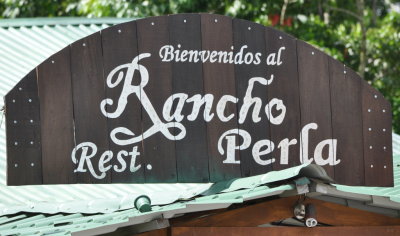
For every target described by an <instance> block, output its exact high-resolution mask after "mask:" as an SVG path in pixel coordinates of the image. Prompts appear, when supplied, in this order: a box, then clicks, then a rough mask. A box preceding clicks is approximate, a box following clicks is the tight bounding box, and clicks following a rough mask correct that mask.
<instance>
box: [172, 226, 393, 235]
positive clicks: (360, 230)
mask: <svg viewBox="0 0 400 236" xmlns="http://www.w3.org/2000/svg"><path fill="white" fill-rule="evenodd" d="M171 235H172V236H220V235H230V236H248V235H260V236H263V235H265V236H290V235H309V236H337V235H341V236H346V235H362V236H375V235H385V236H386V235H400V226H370V227H354V226H346V227H315V228H307V227H172V229H171Z"/></svg>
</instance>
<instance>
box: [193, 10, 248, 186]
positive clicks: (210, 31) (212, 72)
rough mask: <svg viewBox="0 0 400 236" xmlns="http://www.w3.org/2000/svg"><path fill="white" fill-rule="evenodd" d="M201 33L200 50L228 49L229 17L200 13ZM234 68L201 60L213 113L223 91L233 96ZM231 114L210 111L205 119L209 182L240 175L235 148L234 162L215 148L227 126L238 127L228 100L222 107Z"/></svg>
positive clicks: (232, 107) (233, 105)
mask: <svg viewBox="0 0 400 236" xmlns="http://www.w3.org/2000/svg"><path fill="white" fill-rule="evenodd" d="M201 34H202V49H203V50H216V51H228V52H229V51H231V50H232V49H231V48H232V46H233V39H232V38H233V32H232V19H231V18H229V17H225V16H219V15H213V14H201ZM235 51H236V50H235ZM234 72H235V70H234V65H233V64H228V63H210V62H209V61H207V62H205V63H204V64H203V76H204V91H205V93H206V94H212V95H213V96H214V104H213V108H212V110H211V111H212V112H213V113H216V112H214V111H215V110H216V103H217V102H218V101H219V100H220V99H221V97H222V96H223V95H231V96H235V94H236V86H235V74H234ZM231 114H233V115H234V117H233V118H232V119H230V120H228V121H227V122H221V121H220V120H219V118H218V116H217V114H214V117H213V119H212V120H211V121H210V122H208V123H207V133H208V140H207V142H208V153H209V155H208V157H209V170H210V180H211V181H212V182H216V181H220V180H226V179H230V178H235V177H240V176H241V170H240V163H239V162H240V155H239V151H238V150H236V151H235V158H234V159H235V162H236V163H234V164H230V163H223V161H224V160H226V159H227V156H226V150H225V153H224V155H222V154H221V153H220V152H219V151H218V148H217V145H218V140H219V139H220V137H221V135H223V134H224V133H225V132H227V131H229V130H234V129H237V128H238V123H237V114H238V113H237V108H236V104H234V103H232V102H228V103H227V104H226V107H225V110H224V115H225V116H229V115H231ZM231 136H233V137H236V143H238V142H239V140H237V139H238V135H231ZM226 143H227V141H226V140H224V141H223V142H222V145H223V146H224V147H225V149H226V146H227V144H226Z"/></svg>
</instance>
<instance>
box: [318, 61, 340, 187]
mask: <svg viewBox="0 0 400 236" xmlns="http://www.w3.org/2000/svg"><path fill="white" fill-rule="evenodd" d="M323 55H324V57H325V58H326V63H327V64H328V65H327V66H328V70H327V71H328V87H329V111H330V113H331V115H330V118H331V120H330V123H331V127H330V128H331V137H330V138H331V142H332V148H333V152H334V153H337V152H336V150H335V149H336V148H335V145H333V139H334V136H333V118H332V117H333V112H332V85H331V79H335V78H332V76H331V60H330V58H329V56H328V55H326V54H325V53H323ZM344 76H345V75H344ZM344 76H343V77H344ZM328 165H329V164H328ZM332 168H333V171H332V174H333V176H329V177H331V178H332V179H333V180H335V176H336V173H335V171H336V166H334V165H333V166H332Z"/></svg>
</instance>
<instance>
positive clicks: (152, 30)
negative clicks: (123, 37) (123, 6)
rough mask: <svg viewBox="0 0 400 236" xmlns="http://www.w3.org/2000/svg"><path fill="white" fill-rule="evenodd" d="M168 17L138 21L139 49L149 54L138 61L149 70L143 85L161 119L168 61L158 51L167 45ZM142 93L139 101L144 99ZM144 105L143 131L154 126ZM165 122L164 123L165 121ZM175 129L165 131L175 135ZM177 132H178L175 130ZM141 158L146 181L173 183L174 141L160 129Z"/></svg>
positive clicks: (147, 141)
mask: <svg viewBox="0 0 400 236" xmlns="http://www.w3.org/2000/svg"><path fill="white" fill-rule="evenodd" d="M168 25H169V24H168V16H160V17H150V18H146V19H141V20H138V21H137V36H138V51H139V53H150V54H151V56H150V57H148V58H145V59H142V60H141V63H140V64H141V65H143V66H144V67H145V68H146V69H147V71H148V73H149V81H148V83H147V85H146V86H145V87H144V88H143V89H144V91H145V93H146V94H147V96H148V99H149V101H150V102H151V104H152V107H153V108H154V110H155V112H156V113H157V116H158V117H159V119H160V120H161V121H162V122H164V121H163V118H162V110H163V106H164V102H165V101H166V100H167V98H168V97H169V96H170V95H171V94H172V69H171V63H169V62H161V59H160V57H159V50H160V48H161V47H162V46H164V45H168V44H169V27H168ZM143 99H144V98H143V94H142V100H143ZM146 109H150V108H149V106H144V107H143V112H142V120H143V132H145V131H146V130H148V129H149V128H151V127H152V126H153V125H154V122H153V121H152V120H151V118H150V117H149V115H148V112H147V111H146ZM165 123H167V122H165ZM174 131H176V130H174V128H173V127H172V128H169V129H168V132H170V133H171V134H172V135H174V134H175V132H174ZM178 132H179V131H178ZM144 160H145V178H146V182H148V183H154V182H165V183H168V182H176V180H177V175H176V157H175V141H174V140H170V139H168V138H167V137H165V136H164V134H162V133H161V132H157V133H155V134H153V135H151V136H150V137H148V138H146V139H145V140H144Z"/></svg>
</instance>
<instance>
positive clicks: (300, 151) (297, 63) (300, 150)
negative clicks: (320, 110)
mask: <svg viewBox="0 0 400 236" xmlns="http://www.w3.org/2000/svg"><path fill="white" fill-rule="evenodd" d="M298 43H299V40H298V39H295V45H296V68H297V72H296V73H297V90H298V95H299V103H298V105H299V131H300V130H302V128H303V127H302V125H303V122H302V117H301V114H302V109H301V85H300V84H301V83H300V73H299V55H300V54H299V47H298ZM303 142H304V140H303V139H302V138H301V133H300V132H299V144H300V147H299V153H298V154H299V161H300V165H301V164H303V159H301V158H300V156H302V157H304V152H303Z"/></svg>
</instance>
